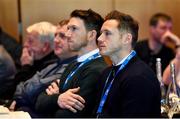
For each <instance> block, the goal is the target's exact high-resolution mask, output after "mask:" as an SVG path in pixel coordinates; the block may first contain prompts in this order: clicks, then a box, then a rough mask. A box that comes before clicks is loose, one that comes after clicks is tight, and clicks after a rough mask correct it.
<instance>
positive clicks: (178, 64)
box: [163, 47, 180, 88]
mask: <svg viewBox="0 0 180 119" xmlns="http://www.w3.org/2000/svg"><path fill="white" fill-rule="evenodd" d="M176 51H177V53H176V57H175V58H174V59H173V60H172V61H171V63H173V64H174V65H175V78H176V81H177V82H176V83H177V85H178V87H179V88H180V47H177V49H176ZM171 81H172V75H171V71H170V65H168V67H167V68H166V69H165V71H164V73H163V83H164V84H165V85H169V84H170V83H171Z"/></svg>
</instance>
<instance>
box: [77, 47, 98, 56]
mask: <svg viewBox="0 0 180 119" xmlns="http://www.w3.org/2000/svg"><path fill="white" fill-rule="evenodd" d="M95 49H97V46H93V45H87V46H86V47H82V48H81V50H80V51H79V54H78V56H82V55H84V54H86V53H88V52H91V51H93V50H95Z"/></svg>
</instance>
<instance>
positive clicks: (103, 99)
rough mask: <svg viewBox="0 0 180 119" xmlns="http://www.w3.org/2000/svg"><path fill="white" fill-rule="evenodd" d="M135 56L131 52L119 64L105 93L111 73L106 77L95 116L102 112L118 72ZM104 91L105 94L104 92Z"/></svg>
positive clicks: (134, 53) (133, 52)
mask: <svg viewBox="0 0 180 119" xmlns="http://www.w3.org/2000/svg"><path fill="white" fill-rule="evenodd" d="M135 55H136V52H135V51H134V50H133V51H132V52H131V53H130V54H129V56H128V57H127V58H126V59H125V60H124V62H123V63H122V64H121V66H120V67H119V69H118V71H117V72H116V73H115V76H114V77H113V79H112V81H111V82H110V83H109V85H108V86H107V88H106V91H105V87H106V85H107V82H108V80H109V78H110V75H111V73H112V71H111V72H110V73H109V75H108V77H107V80H106V82H105V86H104V89H103V93H104V94H103V95H102V96H101V101H100V104H99V107H98V110H97V115H99V114H100V113H101V112H102V109H103V106H104V103H105V102H106V99H107V96H108V94H109V91H110V88H111V86H112V84H113V81H114V79H115V77H116V76H117V75H118V74H119V72H120V71H121V70H122V69H123V68H124V67H125V66H126V65H127V64H128V62H129V61H130V60H131V59H132V58H133V57H134V56H135ZM104 91H105V92H104Z"/></svg>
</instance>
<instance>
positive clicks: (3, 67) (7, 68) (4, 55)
mask: <svg viewBox="0 0 180 119" xmlns="http://www.w3.org/2000/svg"><path fill="white" fill-rule="evenodd" d="M15 74H16V67H15V64H14V61H13V59H12V58H11V56H10V55H9V54H8V52H7V51H6V50H5V49H4V47H3V46H2V45H0V100H1V99H6V98H8V96H7V95H6V93H8V92H7V91H8V90H10V89H11V85H12V83H11V82H13V78H14V76H15ZM0 103H2V102H0Z"/></svg>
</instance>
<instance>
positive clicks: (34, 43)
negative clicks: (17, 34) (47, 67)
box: [24, 31, 44, 60]
mask: <svg viewBox="0 0 180 119" xmlns="http://www.w3.org/2000/svg"><path fill="white" fill-rule="evenodd" d="M24 46H25V47H27V49H28V51H29V53H30V55H32V54H33V56H34V59H35V60H38V59H41V58H42V56H43V54H44V52H43V47H44V43H42V42H41V41H40V40H39V34H38V33H37V32H34V31H32V32H30V33H27V35H26V39H25V43H24Z"/></svg>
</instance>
